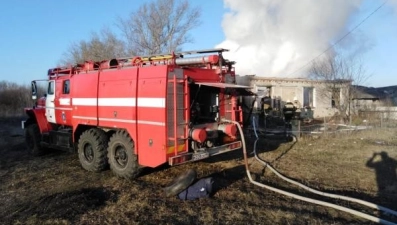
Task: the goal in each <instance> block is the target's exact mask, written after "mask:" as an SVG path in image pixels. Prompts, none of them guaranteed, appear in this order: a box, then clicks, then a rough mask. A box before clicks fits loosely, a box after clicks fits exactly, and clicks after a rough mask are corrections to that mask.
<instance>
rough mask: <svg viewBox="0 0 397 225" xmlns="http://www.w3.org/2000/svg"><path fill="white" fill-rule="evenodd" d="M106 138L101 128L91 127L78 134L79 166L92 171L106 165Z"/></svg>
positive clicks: (99, 169) (96, 170)
mask: <svg viewBox="0 0 397 225" xmlns="http://www.w3.org/2000/svg"><path fill="white" fill-rule="evenodd" d="M107 142H108V138H107V135H106V133H105V132H104V131H103V130H100V129H97V128H92V129H89V130H86V131H84V132H83V133H82V134H81V135H80V139H79V144H78V154H79V160H80V163H81V166H82V167H83V168H84V169H86V170H88V171H92V172H100V171H103V170H105V169H106V168H107V167H108V160H107V152H106V151H107Z"/></svg>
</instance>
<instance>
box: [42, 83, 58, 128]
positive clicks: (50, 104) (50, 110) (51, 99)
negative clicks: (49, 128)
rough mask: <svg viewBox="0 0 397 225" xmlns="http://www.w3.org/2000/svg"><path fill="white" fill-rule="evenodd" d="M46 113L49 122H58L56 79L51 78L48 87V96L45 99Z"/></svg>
mask: <svg viewBox="0 0 397 225" xmlns="http://www.w3.org/2000/svg"><path fill="white" fill-rule="evenodd" d="M45 107H46V110H45V115H46V117H47V121H48V122H49V123H56V119H55V81H54V80H50V81H49V82H48V88H47V98H46V101H45Z"/></svg>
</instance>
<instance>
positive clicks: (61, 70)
mask: <svg viewBox="0 0 397 225" xmlns="http://www.w3.org/2000/svg"><path fill="white" fill-rule="evenodd" d="M227 51H229V50H228V49H223V48H215V49H205V50H194V51H183V52H176V53H166V54H155V55H147V56H132V57H122V58H116V59H111V60H104V61H102V62H93V61H85V62H84V63H83V64H76V65H74V66H67V67H56V68H52V69H49V70H48V73H47V74H48V76H55V77H57V76H59V75H72V74H74V73H79V72H80V71H91V70H98V69H110V68H117V67H127V66H140V65H145V64H146V65H147V64H174V65H180V66H189V65H192V66H193V65H200V64H219V66H220V67H222V65H227V64H229V65H233V64H234V62H232V61H228V60H225V59H223V57H222V53H223V52H227ZM210 53H218V54H217V55H214V54H213V55H210ZM199 54H203V56H198V57H188V58H184V56H185V55H199Z"/></svg>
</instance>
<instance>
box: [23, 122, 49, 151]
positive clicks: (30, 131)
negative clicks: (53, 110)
mask: <svg viewBox="0 0 397 225" xmlns="http://www.w3.org/2000/svg"><path fill="white" fill-rule="evenodd" d="M25 142H26V145H27V147H28V150H29V154H31V155H33V156H41V155H43V154H44V152H45V151H44V148H43V147H41V144H40V142H41V134H40V129H39V126H38V125H37V124H35V123H34V124H30V125H29V126H28V127H26V129H25Z"/></svg>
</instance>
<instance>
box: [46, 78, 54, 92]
mask: <svg viewBox="0 0 397 225" xmlns="http://www.w3.org/2000/svg"><path fill="white" fill-rule="evenodd" d="M54 89H55V82H54V81H50V82H49V83H48V90H47V94H49V95H53V94H54Z"/></svg>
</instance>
